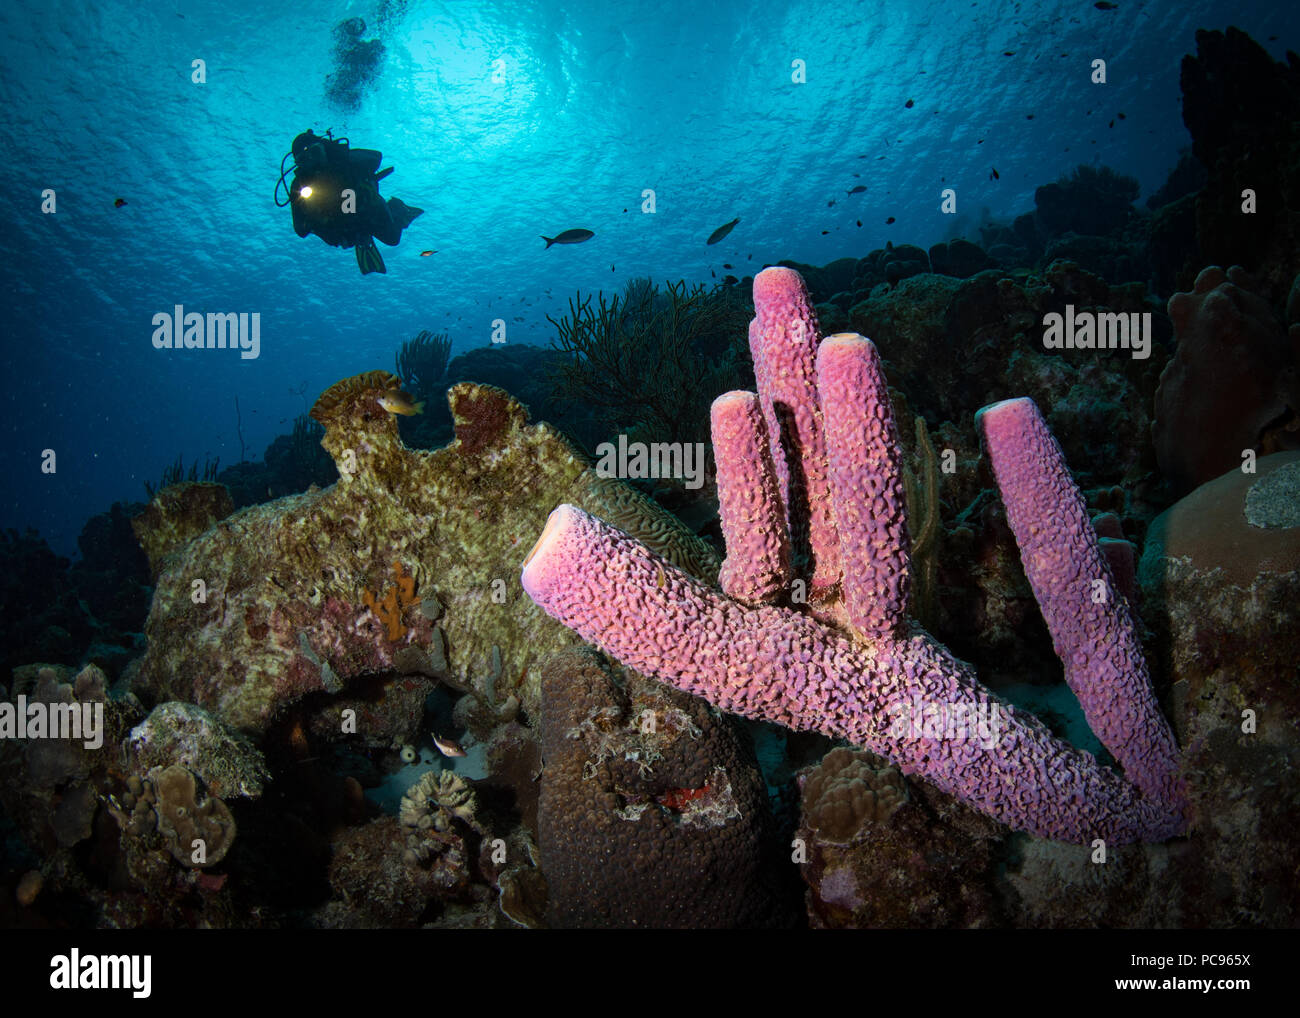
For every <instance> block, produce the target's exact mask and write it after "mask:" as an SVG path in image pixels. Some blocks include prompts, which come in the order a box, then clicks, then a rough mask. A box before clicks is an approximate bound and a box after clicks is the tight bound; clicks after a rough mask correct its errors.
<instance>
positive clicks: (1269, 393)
mask: <svg viewBox="0 0 1300 1018" xmlns="http://www.w3.org/2000/svg"><path fill="white" fill-rule="evenodd" d="M1257 287H1258V283H1257V282H1256V281H1255V280H1254V279H1253V278H1252V277H1251V276H1250V274H1249V273H1247V272H1246V271H1245V270H1244V269H1242V268H1241V267H1240V266H1237V265H1234V266H1232V267H1231V268H1230V269H1228V271H1227V272H1224V271H1223V269H1221V268H1220V267H1219V266H1217V265H1211V266H1210V267H1209V268H1207V269H1204V270H1203V271H1202V272H1201V273H1200V275H1198V276H1197V277H1196V285H1195V286H1194V287H1193V289H1192V291H1191V292H1190V293H1176V294H1174V296H1173V297H1171V298H1170V299H1169V317H1170V319H1172V320H1173V323H1174V331H1175V334H1176V335H1177V337H1178V348H1177V350H1176V352H1175V354H1174V357H1173V358H1172V359H1171V360H1170V361H1169V363H1168V364H1167V365H1166V366H1165V369H1164V371H1163V372H1162V373H1161V375H1160V387H1159V388H1158V389H1157V390H1156V397H1155V420H1154V422H1153V423H1152V426H1151V432H1152V437H1153V438H1154V440H1155V448H1156V456H1157V458H1158V460H1159V463H1160V468H1161V469H1162V470H1163V471H1164V472H1165V474H1167V475H1168V477H1169V479H1170V481H1171V483H1172V484H1173V487H1174V490H1175V491H1176V492H1177V493H1179V494H1185V493H1186V492H1188V491H1190V490H1191V489H1192V488H1195V487H1196V486H1197V485H1199V484H1203V483H1204V482H1206V481H1208V480H1210V479H1212V478H1215V477H1218V476H1219V475H1220V474H1222V473H1223V472H1224V471H1226V470H1229V469H1231V468H1232V467H1234V466H1238V465H1240V464H1241V462H1242V454H1243V453H1244V452H1246V450H1254V451H1256V452H1259V453H1271V452H1278V451H1280V450H1283V449H1294V448H1297V447H1300V328H1293V329H1292V330H1291V331H1290V333H1289V334H1288V333H1287V332H1286V331H1285V330H1284V329H1283V326H1282V324H1281V322H1279V321H1278V318H1277V315H1276V314H1274V312H1273V309H1272V307H1271V306H1270V305H1269V302H1268V301H1267V300H1265V299H1264V298H1263V297H1261V296H1260V295H1259V294H1258V293H1257V292H1255V291H1256V289H1257Z"/></svg>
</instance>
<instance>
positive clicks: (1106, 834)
mask: <svg viewBox="0 0 1300 1018" xmlns="http://www.w3.org/2000/svg"><path fill="white" fill-rule="evenodd" d="M768 273H780V274H781V275H779V276H777V277H776V278H775V280H767V279H765V278H764V277H766V276H768ZM787 273H788V270H784V269H782V270H767V271H765V272H764V273H761V274H760V275H759V277H758V279H756V280H755V287H754V289H755V297H756V302H757V303H756V309H757V312H758V318H757V319H756V325H757V323H758V322H764V323H765V324H764V325H763V326H762V327H755V328H751V338H753V339H754V340H755V342H756V344H757V345H756V348H755V360H756V362H757V361H759V360H760V359H761V360H762V361H763V363H764V364H765V367H764V368H763V369H760V370H759V371H757V372H756V374H757V376H758V379H759V385H760V389H762V388H763V387H764V386H767V385H771V384H773V383H772V372H773V366H774V365H777V364H780V363H781V362H782V358H784V357H786V356H787V355H788V354H789V351H790V346H789V343H788V338H789V336H791V335H793V334H797V333H800V332H801V331H802V330H804V329H806V328H807V327H808V320H807V318H806V317H805V311H806V308H804V307H803V305H801V304H800V302H799V301H798V300H791V299H790V295H791V293H792V292H795V290H794V289H793V288H792V286H791V281H790V280H789V278H788V275H794V276H795V279H796V280H797V279H798V277H797V275H795V274H793V273H788V275H787ZM769 283H775V284H776V285H769ZM801 288H802V281H800V284H799V289H800V290H801ZM773 294H775V295H776V296H775V297H773V296H772V295H773ZM774 305H775V310H774ZM782 309H783V310H782ZM783 314H784V315H788V316H791V317H792V318H793V322H792V323H791V322H786V324H785V325H784V326H782V325H781V323H780V316H781V315H783ZM816 343H817V337H816V334H815V332H814V333H813V334H812V338H811V344H812V348H813V349H815V347H816ZM799 358H800V360H801V363H802V358H803V354H802V353H801V354H800V355H799ZM813 364H814V374H813V375H812V377H813V378H814V379H815V382H816V388H815V390H812V389H799V390H798V391H796V390H795V389H790V390H787V392H786V395H785V399H787V400H793V401H795V402H796V403H798V401H801V400H802V401H804V404H803V405H791V404H788V403H787V404H786V405H785V410H783V411H782V414H786V415H787V419H788V420H790V421H795V422H798V421H803V422H811V424H810V427H811V426H813V425H815V427H814V428H813V430H814V431H815V432H816V435H817V436H819V437H817V438H816V440H812V439H810V438H809V433H802V432H800V430H799V428H798V427H795V428H793V429H787V430H783V431H782V432H781V433H780V437H781V439H782V440H783V448H784V449H785V450H786V456H787V458H786V462H787V464H789V463H790V462H792V461H791V459H790V458H789V456H790V448H791V445H790V443H791V442H793V443H794V449H795V450H796V451H797V454H798V456H799V457H800V458H803V459H807V458H808V457H812V456H816V457H820V458H821V460H822V465H821V469H820V471H818V470H815V469H812V468H811V467H808V466H807V465H806V464H805V468H804V469H803V470H802V476H803V477H804V478H816V477H818V476H820V477H822V478H824V479H825V485H824V490H825V495H824V497H822V498H821V499H820V502H821V504H822V507H823V508H824V510H825V520H826V522H827V523H828V524H829V533H828V534H827V533H823V535H822V537H821V538H820V539H819V540H822V541H825V540H831V539H833V541H834V543H835V546H836V547H835V549H834V554H833V555H832V554H829V553H828V554H826V555H824V556H821V557H820V558H815V559H814V560H805V561H803V562H800V561H799V560H798V558H796V559H795V562H794V565H795V566H796V567H798V566H801V565H802V566H803V567H804V570H805V574H807V573H813V575H815V570H816V569H818V568H819V567H820V564H822V563H825V562H828V561H832V560H833V561H835V562H836V563H837V569H838V568H839V564H842V575H841V576H840V577H839V581H840V582H839V583H837V584H836V585H834V586H833V587H828V586H826V585H825V583H823V584H822V585H820V586H819V585H818V584H817V583H816V582H813V584H812V590H811V591H810V593H814V592H818V591H820V593H821V597H820V598H810V599H809V604H808V605H807V606H806V607H801V606H800V604H799V598H797V597H792V596H791V594H790V592H789V591H787V590H786V589H784V588H783V586H782V582H783V578H784V577H786V576H788V575H789V572H790V568H791V567H790V562H789V557H788V553H789V548H790V545H791V543H792V542H789V541H788V540H787V539H786V538H785V537H784V536H783V535H782V534H781V533H779V532H778V533H775V534H774V533H772V532H771V531H772V530H773V529H774V528H775V529H776V530H777V531H780V529H781V526H782V525H783V524H784V523H785V516H786V515H787V514H788V513H789V512H790V511H791V510H792V508H794V506H793V504H792V503H786V504H785V507H784V511H783V510H782V506H781V504H780V502H781V492H782V491H783V490H787V491H788V490H789V489H783V488H782V475H781V470H780V467H779V466H778V465H777V462H776V459H775V458H774V457H773V456H772V455H770V450H771V449H772V448H773V446H774V443H773V442H772V435H771V434H770V433H769V434H767V436H766V437H767V440H768V441H767V443H766V444H765V442H764V432H765V430H766V429H767V428H768V426H769V425H770V422H771V418H770V417H767V415H766V414H762V415H760V413H759V408H760V406H761V407H762V408H763V409H764V410H766V408H767V406H768V405H769V404H772V405H776V406H778V407H780V406H781V405H782V401H781V400H780V399H775V400H765V399H764V398H763V395H762V393H761V392H760V394H759V396H757V397H755V396H754V395H753V394H744V393H728V394H727V395H726V396H723V397H720V398H719V399H718V400H717V401H716V402H715V404H714V411H713V425H714V446H715V451H716V454H717V458H718V461H719V499H720V503H721V506H722V522H723V529H724V532H725V535H726V539H727V547H728V552H729V555H728V565H727V566H726V567H724V570H723V576H722V582H723V585H724V589H725V590H726V591H727V593H729V594H731V595H732V597H731V598H729V597H726V596H724V595H723V594H721V593H719V592H718V591H717V590H715V589H713V588H712V587H709V586H707V585H705V584H703V583H701V582H699V581H698V580H695V579H693V578H692V577H690V576H689V575H687V574H686V573H684V572H682V571H680V570H678V569H676V568H674V567H673V566H672V565H671V564H669V563H668V562H667V561H665V560H664V559H662V558H660V557H658V556H656V555H655V554H654V553H653V552H651V551H650V550H649V549H647V548H646V547H644V546H643V545H641V544H640V543H638V542H637V541H635V540H633V539H632V538H630V537H628V536H627V535H626V534H624V533H622V532H621V531H618V530H616V529H614V528H613V527H610V526H609V525H607V524H605V523H603V522H602V521H600V520H598V519H596V518H595V517H592V516H590V515H588V514H587V513H584V512H582V511H581V510H580V509H577V508H575V507H573V506H570V505H562V506H560V507H559V508H558V509H556V510H555V511H554V512H553V513H552V514H551V516H550V519H549V520H548V521H547V524H546V527H545V529H544V530H543V532H542V535H541V537H540V538H539V539H538V541H537V544H536V546H535V547H534V548H533V550H532V552H531V553H530V554H529V556H528V558H527V560H526V561H525V563H524V570H523V576H522V580H523V586H524V589H525V590H526V591H527V593H528V594H529V596H530V597H532V599H533V600H534V601H535V602H536V603H537V604H538V605H539V606H540V607H541V608H542V609H543V610H545V611H546V612H547V613H549V614H550V615H552V616H553V617H554V618H556V619H558V620H559V621H561V622H563V623H564V624H565V625H567V626H569V627H570V628H572V629H574V630H575V631H576V632H578V633H579V634H580V635H581V636H582V637H583V638H585V639H587V640H589V641H590V642H592V643H594V644H596V645H597V646H599V647H600V648H601V649H603V650H604V651H606V652H607V653H609V654H611V655H612V656H613V657H615V658H617V659H618V660H620V661H622V662H623V663H624V664H627V665H629V666H630V667H633V668H635V669H637V670H639V671H642V672H645V673H646V674H649V675H653V676H655V677H657V678H659V679H661V680H663V681H665V682H668V683H670V684H672V685H674V686H677V687H678V688H679V689H683V690H685V691H687V692H689V693H694V694H696V695H698V696H701V697H703V698H705V699H706V700H708V701H709V702H710V703H712V704H714V705H715V706H717V707H720V708H721V709H723V710H727V711H731V712H733V713H737V714H741V715H744V716H746V717H750V718H755V719H761V720H766V721H772V722H776V723H779V724H783V725H787V726H789V727H791V728H801V729H812V730H817V731H821V732H824V733H826V734H828V735H832V736H836V737H841V738H845V739H848V740H849V741H851V742H853V743H855V744H857V745H859V746H862V747H864V748H866V749H869V750H871V751H872V752H875V753H879V754H881V755H883V756H886V757H888V758H889V759H891V760H892V761H894V762H895V763H896V764H897V765H898V766H899V767H900V768H902V770H903V771H904V772H905V773H907V774H915V775H921V776H923V777H925V778H927V779H928V780H930V781H931V782H933V783H934V784H935V785H936V786H938V787H939V788H941V789H943V790H944V791H946V792H949V793H951V794H953V795H956V796H959V797H960V798H962V799H964V800H965V801H966V802H968V803H970V804H971V805H973V806H974V807H976V808H977V809H980V810H981V811H983V812H985V813H986V814H988V815H989V816H992V817H994V818H995V819H997V820H1000V821H1002V822H1003V823H1006V824H1007V825H1009V826H1011V827H1013V828H1015V829H1018V830H1025V831H1029V832H1031V833H1033V834H1037V835H1040V836H1043V837H1049V838H1054V839H1057V840H1062V841H1072V842H1079V843H1087V842H1090V841H1092V840H1094V839H1097V838H1101V839H1104V840H1106V841H1107V842H1109V843H1112V844H1123V843H1127V842H1132V841H1160V840H1164V839H1166V838H1169V837H1172V836H1174V835H1177V834H1179V833H1182V832H1183V831H1184V830H1185V828H1186V818H1185V809H1186V806H1185V800H1184V794H1183V789H1182V786H1181V784H1180V782H1179V779H1178V775H1177V751H1176V748H1175V745H1174V741H1173V736H1172V734H1171V733H1170V731H1169V728H1168V726H1167V725H1166V724H1165V721H1164V719H1163V718H1162V717H1161V715H1160V713H1159V710H1158V709H1157V707H1156V703H1155V699H1154V697H1153V695H1152V693H1151V687H1150V681H1149V678H1148V676H1147V673H1146V669H1145V665H1144V663H1143V661H1142V657H1141V654H1140V651H1139V647H1138V644H1137V638H1136V635H1135V633H1134V629H1133V624H1132V619H1131V618H1130V616H1129V614H1128V610H1127V606H1126V605H1125V603H1124V601H1123V598H1122V597H1119V596H1118V595H1117V593H1116V591H1115V589H1114V584H1113V581H1112V580H1111V578H1110V574H1109V571H1108V570H1107V567H1106V564H1105V560H1104V559H1103V557H1102V555H1101V553H1100V551H1099V549H1098V546H1097V541H1096V538H1095V535H1094V534H1093V530H1092V527H1091V524H1090V523H1089V521H1088V517H1087V513H1086V509H1085V507H1084V504H1083V501H1082V498H1081V496H1080V495H1079V492H1078V489H1077V488H1076V487H1075V485H1074V482H1073V480H1072V479H1071V477H1070V475H1069V472H1068V470H1067V469H1066V467H1065V464H1064V460H1063V459H1062V457H1061V454H1060V449H1059V447H1057V445H1056V443H1055V441H1054V440H1053V439H1052V437H1051V434H1050V433H1049V432H1048V430H1047V427H1046V425H1045V424H1044V423H1043V421H1042V418H1041V417H1040V416H1039V414H1038V410H1037V408H1036V407H1035V406H1034V404H1033V403H1032V401H1030V400H1015V401H1010V402H1007V403H1001V404H997V405H995V406H993V407H988V408H986V409H985V410H984V411H982V412H981V414H980V416H979V422H980V426H981V428H982V429H983V433H984V439H985V443H986V446H987V448H988V452H989V456H990V458H991V460H992V462H993V467H994V472H995V475H996V477H997V480H998V484H999V487H1000V488H1001V490H1002V492H1003V496H1004V499H1005V500H1006V503H1007V515H1008V518H1009V519H1010V520H1011V525H1012V529H1013V531H1014V532H1015V534H1016V538H1017V541H1018V542H1019V544H1020V547H1021V553H1022V558H1023V559H1024V562H1025V569H1026V572H1027V573H1028V575H1029V577H1030V582H1031V584H1032V585H1033V589H1034V593H1035V596H1036V597H1037V598H1038V599H1039V602H1040V604H1041V605H1042V606H1043V612H1044V615H1045V616H1046V617H1047V620H1048V626H1049V628H1050V629H1051V632H1052V636H1053V639H1054V641H1055V645H1056V649H1057V652H1058V654H1059V655H1060V656H1061V658H1062V660H1063V661H1064V662H1065V666H1066V676H1067V679H1068V680H1069V682H1070V685H1071V688H1073V689H1074V690H1075V691H1076V692H1077V694H1078V696H1079V698H1080V700H1081V702H1082V703H1083V705H1084V709H1085V712H1086V714H1087V716H1088V719H1089V722H1090V723H1091V724H1092V725H1093V727H1094V730H1095V731H1096V732H1097V734H1098V736H1099V737H1100V738H1101V739H1102V741H1103V742H1104V743H1105V744H1106V745H1107V747H1108V748H1110V749H1111V751H1112V752H1113V753H1114V754H1115V756H1116V759H1117V760H1118V761H1119V762H1120V764H1121V765H1122V766H1123V767H1124V769H1125V772H1126V776H1121V775H1120V774H1119V773H1117V772H1115V771H1112V770H1110V769H1108V768H1105V767H1102V766H1100V765H1099V764H1098V763H1097V761H1096V760H1095V759H1094V758H1093V757H1092V756H1091V755H1090V754H1088V753H1085V752H1081V751H1079V750H1077V749H1075V748H1074V747H1072V746H1070V745H1069V744H1067V743H1065V742H1062V741H1061V740H1059V739H1056V738H1054V737H1053V736H1052V735H1051V734H1050V732H1048V730H1047V729H1046V727H1045V726H1044V725H1043V724H1042V723H1041V722H1039V721H1038V719H1037V718H1035V717H1034V716H1033V715H1032V714H1029V713H1026V712H1022V711H1019V710H1016V709H1015V708H1012V707H1009V706H1007V705H1005V704H1003V703H1002V702H1001V701H999V700H998V699H997V698H996V697H994V696H993V695H992V694H990V693H989V692H988V691H987V690H985V689H983V688H982V687H981V686H980V685H979V683H978V682H977V681H976V680H975V677H974V675H973V674H972V672H971V669H970V668H969V667H968V666H967V665H965V664H963V663H962V662H960V661H958V660H957V659H956V658H955V657H953V656H952V654H951V653H949V652H948V650H947V649H946V648H944V647H943V646H942V645H941V644H939V643H937V642H936V641H935V640H933V639H932V638H931V637H930V636H929V635H928V634H926V633H925V632H923V631H922V630H921V629H920V628H919V627H918V626H916V625H915V624H914V623H910V622H908V620H906V618H905V612H906V607H907V592H908V581H907V576H908V555H909V548H908V540H907V529H906V520H905V517H904V511H903V500H902V492H901V485H900V482H899V452H898V442H897V436H896V434H895V429H894V424H893V412H892V408H891V407H890V404H889V398H888V392H887V389H886V387H885V381H884V377H883V374H882V373H881V371H880V366H879V359H878V356H877V354H876V351H875V348H874V347H873V346H872V344H871V343H870V342H869V341H868V340H865V339H863V338H862V337H859V336H836V337H833V338H832V339H830V340H827V341H826V342H825V343H823V344H822V345H821V349H820V351H817V352H816V353H815V354H814V358H813ZM800 372H802V368H800ZM801 392H802V395H801V394H800V393H801ZM808 400H811V401H812V405H808V403H807V401H808ZM781 416H782V415H781V414H778V415H777V417H778V424H779V422H780V419H781ZM764 418H766V420H765V419H764ZM765 453H766V454H765ZM788 476H789V475H787V477H788ZM808 490H810V491H811V490H813V487H812V486H810V487H809V488H808ZM805 508H806V510H808V511H811V510H812V508H813V506H812V500H811V499H810V500H809V502H808V504H807V505H806V507H805ZM791 530H792V531H796V527H795V526H794V524H793V522H792V523H791ZM806 532H807V533H811V532H812V530H811V528H810V529H809V530H808V531H806ZM742 602H743V603H742ZM787 603H789V604H790V607H785V606H782V605H785V604H787Z"/></svg>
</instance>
